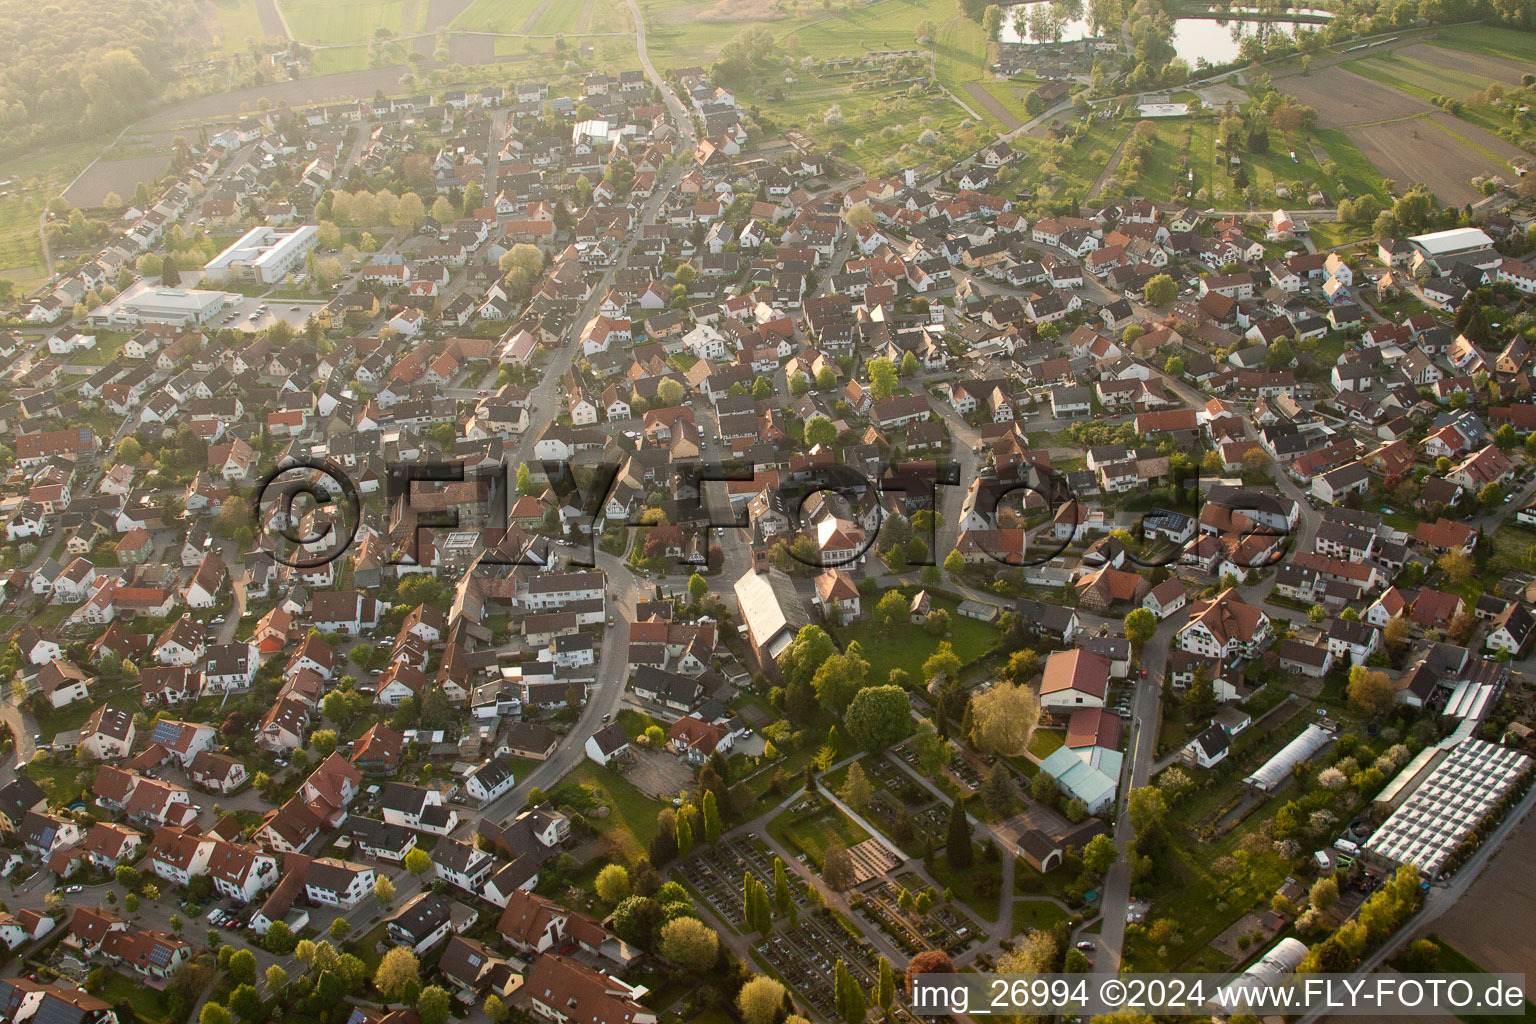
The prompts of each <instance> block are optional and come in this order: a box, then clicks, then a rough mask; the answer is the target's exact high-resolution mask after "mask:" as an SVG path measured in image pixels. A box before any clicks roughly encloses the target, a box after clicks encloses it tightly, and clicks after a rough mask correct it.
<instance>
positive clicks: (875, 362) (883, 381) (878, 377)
mask: <svg viewBox="0 0 1536 1024" xmlns="http://www.w3.org/2000/svg"><path fill="white" fill-rule="evenodd" d="M864 368H865V370H867V371H868V373H869V392H870V394H871V395H873V396H874V397H875V398H876V399H877V400H879V399H885V398H890V397H891V396H892V395H894V394H895V393H896V384H897V380H898V378H897V374H896V367H895V365H894V364H893V363H892V362H891V361H890V360H889V359H886V358H885V357H884V356H876V357H875V358H874V359H871V360H870V361H869V362H868V363H866V364H865V367H864Z"/></svg>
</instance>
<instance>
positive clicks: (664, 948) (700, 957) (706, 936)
mask: <svg viewBox="0 0 1536 1024" xmlns="http://www.w3.org/2000/svg"><path fill="white" fill-rule="evenodd" d="M660 951H661V955H662V956H663V957H665V958H666V959H668V960H671V961H672V962H673V963H675V964H679V965H681V966H683V967H686V968H688V969H689V970H691V971H697V972H700V973H702V972H704V971H707V970H709V969H710V968H711V967H713V966H714V964H715V959H716V958H717V957H718V956H719V951H720V936H719V935H717V934H716V933H715V930H714V929H713V928H711V927H709V926H708V925H706V924H705V923H704V922H702V921H700V920H699V919H698V918H696V917H679V918H674V919H673V920H671V921H668V922H667V923H666V924H664V925H662V927H661V950H660Z"/></svg>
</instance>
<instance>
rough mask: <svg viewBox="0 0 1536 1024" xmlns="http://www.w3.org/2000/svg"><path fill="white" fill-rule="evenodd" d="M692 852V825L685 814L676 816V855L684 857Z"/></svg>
mask: <svg viewBox="0 0 1536 1024" xmlns="http://www.w3.org/2000/svg"><path fill="white" fill-rule="evenodd" d="M692 852H693V826H692V825H690V824H689V823H688V816H687V815H686V814H679V815H678V816H677V855H678V856H679V857H686V856H688V855H689V854H690V853H692Z"/></svg>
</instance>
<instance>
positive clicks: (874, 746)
mask: <svg viewBox="0 0 1536 1024" xmlns="http://www.w3.org/2000/svg"><path fill="white" fill-rule="evenodd" d="M843 724H844V725H845V726H847V728H848V735H849V737H851V738H852V739H853V741H854V742H855V743H857V744H858V745H859V746H861V747H863V748H864V749H865V750H869V751H873V752H879V751H881V750H884V749H885V748H886V747H889V746H892V745H893V744H896V743H900V742H901V741H902V740H904V739H906V738H907V735H908V734H909V733H910V732H911V731H912V702H911V700H910V699H909V698H908V697H907V691H905V690H903V689H902V688H901V687H899V686H891V685H889V684H886V685H884V686H868V687H865V688H864V689H862V690H860V691H859V692H858V693H857V694H855V695H854V698H853V700H852V701H851V702H850V703H849V705H848V712H847V714H846V715H844V716H843Z"/></svg>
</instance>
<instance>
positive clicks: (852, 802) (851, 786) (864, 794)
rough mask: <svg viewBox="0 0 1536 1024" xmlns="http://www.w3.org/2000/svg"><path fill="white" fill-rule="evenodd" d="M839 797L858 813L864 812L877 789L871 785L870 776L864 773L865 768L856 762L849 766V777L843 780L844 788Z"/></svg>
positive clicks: (839, 792)
mask: <svg viewBox="0 0 1536 1024" xmlns="http://www.w3.org/2000/svg"><path fill="white" fill-rule="evenodd" d="M837 795H838V796H840V797H842V798H843V802H844V803H846V804H847V805H848V806H849V807H852V808H853V809H854V810H856V811H862V810H863V809H864V808H865V807H866V806H868V804H869V801H870V800H871V799H873V798H874V795H875V788H874V786H872V785H870V782H869V776H868V775H866V774H865V773H864V766H863V765H861V764H859V763H858V762H857V761H855V762H854V763H853V764H851V765H849V766H848V777H847V778H846V779H844V780H843V788H842V789H841V790H839V791H838V794H837Z"/></svg>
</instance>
